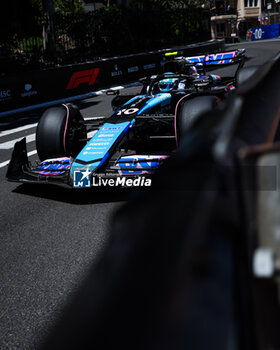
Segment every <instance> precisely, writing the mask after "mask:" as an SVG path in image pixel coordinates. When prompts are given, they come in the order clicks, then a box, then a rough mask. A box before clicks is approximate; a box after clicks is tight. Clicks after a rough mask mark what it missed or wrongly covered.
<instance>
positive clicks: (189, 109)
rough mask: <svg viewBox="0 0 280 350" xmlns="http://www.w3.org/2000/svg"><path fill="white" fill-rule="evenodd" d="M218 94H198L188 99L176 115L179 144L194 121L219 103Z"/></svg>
mask: <svg viewBox="0 0 280 350" xmlns="http://www.w3.org/2000/svg"><path fill="white" fill-rule="evenodd" d="M218 100H219V99H218V97H216V96H210V95H207V96H197V97H194V98H192V99H190V100H186V101H185V102H184V104H183V105H182V106H181V108H180V109H179V111H178V114H177V115H176V124H175V128H176V137H177V144H179V143H180V141H181V139H182V136H183V135H184V134H185V133H186V132H187V130H189V128H190V126H191V125H192V124H193V123H194V121H195V120H196V119H197V118H198V117H200V116H201V115H202V114H204V113H207V112H211V111H212V110H213V109H214V108H215V106H216V105H217V101H218Z"/></svg>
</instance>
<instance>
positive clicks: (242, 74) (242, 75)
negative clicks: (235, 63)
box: [236, 66, 260, 86]
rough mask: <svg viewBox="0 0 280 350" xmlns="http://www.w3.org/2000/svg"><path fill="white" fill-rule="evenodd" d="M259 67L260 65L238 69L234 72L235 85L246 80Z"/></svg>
mask: <svg viewBox="0 0 280 350" xmlns="http://www.w3.org/2000/svg"><path fill="white" fill-rule="evenodd" d="M259 68H260V66H251V67H243V68H240V69H238V71H237V72H236V85H237V86H240V85H242V84H243V83H244V82H245V81H246V80H248V79H249V78H250V77H251V76H252V75H253V74H255V72H256V71H257V70H258V69H259Z"/></svg>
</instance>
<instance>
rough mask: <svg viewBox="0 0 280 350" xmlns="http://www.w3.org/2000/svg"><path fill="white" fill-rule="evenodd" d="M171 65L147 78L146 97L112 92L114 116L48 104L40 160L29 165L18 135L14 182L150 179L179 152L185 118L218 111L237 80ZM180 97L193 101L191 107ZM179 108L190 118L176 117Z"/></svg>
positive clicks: (39, 136) (76, 184) (137, 182)
mask: <svg viewBox="0 0 280 350" xmlns="http://www.w3.org/2000/svg"><path fill="white" fill-rule="evenodd" d="M172 65H173V67H171V66H172ZM175 66H176V67H175ZM170 68H173V71H170V72H167V73H164V74H160V75H157V76H153V77H148V78H144V79H142V80H141V82H142V84H143V88H142V91H141V92H140V94H139V95H134V96H131V95H123V96H121V95H119V94H118V92H113V91H109V93H108V94H116V96H115V97H114V99H113V101H112V107H113V110H114V112H113V114H112V115H111V116H110V117H109V118H104V119H102V120H98V121H96V120H91V121H87V123H86V122H85V121H84V119H83V117H82V114H81V113H80V111H79V110H78V108H77V107H76V106H75V105H73V104H62V105H60V106H57V107H52V108H49V109H47V110H46V111H45V112H44V113H43V115H42V117H41V119H40V120H39V123H38V126H37V130H36V148H37V153H38V156H39V158H40V163H39V164H37V165H34V166H33V165H31V164H30V162H29V161H28V159H27V152H26V141H25V139H23V140H21V141H19V142H18V143H17V144H16V145H15V148H14V151H13V155H12V159H11V161H10V164H9V167H8V171H7V178H8V180H10V181H18V182H22V183H49V184H57V185H64V186H69V187H73V188H80V187H92V186H105V185H109V186H115V185H116V186H117V185H120V186H141V185H150V183H151V180H150V177H151V175H152V174H153V173H154V171H155V170H156V169H157V168H158V167H159V166H160V164H161V163H162V162H163V161H164V160H165V159H166V158H167V157H169V155H170V154H171V153H172V152H174V150H176V146H177V143H178V142H179V139H180V137H181V134H182V130H184V129H185V124H188V123H189V122H190V120H191V119H193V118H194V117H195V115H196V114H198V113H202V112H205V111H208V110H211V109H213V108H214V107H215V105H216V104H217V103H218V102H219V101H220V100H221V99H223V98H225V96H227V94H229V93H230V91H231V89H232V88H233V87H234V83H235V82H234V77H227V78H220V77H217V76H212V75H207V76H206V75H205V74H199V73H198V71H197V69H196V68H195V67H194V65H193V63H190V62H189V61H187V60H184V62H183V64H182V62H181V61H180V60H178V59H175V60H171V61H170V60H167V61H166V62H165V67H164V68H163V69H164V70H165V69H170ZM181 101H183V103H184V104H186V102H188V111H187V113H186V112H185V111H184V110H185V108H183V109H182V108H179V107H180V103H181ZM179 109H180V111H181V110H183V111H184V113H183V114H184V115H183V117H182V116H181V115H180V116H179V117H178V118H176V117H175V118H174V115H176V112H177V110H179ZM181 114H182V113H181ZM89 133H90V134H89ZM88 135H90V136H91V137H90V138H88Z"/></svg>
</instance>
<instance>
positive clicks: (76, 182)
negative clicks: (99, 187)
mask: <svg viewBox="0 0 280 350" xmlns="http://www.w3.org/2000/svg"><path fill="white" fill-rule="evenodd" d="M90 174H91V172H90V170H89V169H86V170H75V171H74V178H73V186H74V187H90Z"/></svg>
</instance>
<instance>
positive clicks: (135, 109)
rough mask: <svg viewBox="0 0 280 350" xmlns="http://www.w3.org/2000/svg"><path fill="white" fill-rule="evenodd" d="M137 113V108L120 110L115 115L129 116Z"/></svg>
mask: <svg viewBox="0 0 280 350" xmlns="http://www.w3.org/2000/svg"><path fill="white" fill-rule="evenodd" d="M138 111H139V108H129V109H121V110H120V111H118V113H117V115H122V114H125V115H130V114H134V113H136V112H138Z"/></svg>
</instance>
